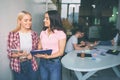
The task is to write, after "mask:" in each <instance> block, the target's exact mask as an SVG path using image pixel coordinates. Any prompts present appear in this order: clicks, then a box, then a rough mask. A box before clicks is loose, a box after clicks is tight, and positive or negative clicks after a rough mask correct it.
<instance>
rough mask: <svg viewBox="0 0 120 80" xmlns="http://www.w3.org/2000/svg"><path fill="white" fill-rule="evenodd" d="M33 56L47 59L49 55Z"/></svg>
mask: <svg viewBox="0 0 120 80" xmlns="http://www.w3.org/2000/svg"><path fill="white" fill-rule="evenodd" d="M34 56H35V57H37V58H45V59H49V55H47V54H36V55H34Z"/></svg>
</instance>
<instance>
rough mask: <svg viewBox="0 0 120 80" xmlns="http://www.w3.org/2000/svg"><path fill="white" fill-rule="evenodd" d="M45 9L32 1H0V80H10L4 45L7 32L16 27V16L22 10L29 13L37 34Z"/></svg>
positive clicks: (10, 75)
mask: <svg viewBox="0 0 120 80" xmlns="http://www.w3.org/2000/svg"><path fill="white" fill-rule="evenodd" d="M45 9H46V7H45V5H44V4H42V5H40V4H38V3H35V2H34V0H1V1H0V28H1V29H0V80H12V74H11V71H10V68H9V59H8V57H7V51H6V49H7V46H6V45H7V35H8V32H9V31H11V30H12V29H14V28H15V27H16V19H17V14H18V13H19V12H20V11H22V10H26V11H29V12H30V13H31V14H32V17H33V26H32V27H33V30H35V31H37V32H38V34H39V33H40V31H41V28H42V23H43V13H44V12H45ZM50 9H52V8H50Z"/></svg>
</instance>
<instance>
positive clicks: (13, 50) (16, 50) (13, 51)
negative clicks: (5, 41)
mask: <svg viewBox="0 0 120 80" xmlns="http://www.w3.org/2000/svg"><path fill="white" fill-rule="evenodd" d="M18 52H20V53H23V50H18V49H11V53H18Z"/></svg>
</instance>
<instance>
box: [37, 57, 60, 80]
mask: <svg viewBox="0 0 120 80" xmlns="http://www.w3.org/2000/svg"><path fill="white" fill-rule="evenodd" d="M39 72H40V80H61V79H62V70H61V62H60V59H54V60H49V59H40V65H39Z"/></svg>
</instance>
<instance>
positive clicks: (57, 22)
mask: <svg viewBox="0 0 120 80" xmlns="http://www.w3.org/2000/svg"><path fill="white" fill-rule="evenodd" d="M46 13H48V15H49V19H50V29H51V30H52V31H53V32H54V30H55V29H57V30H62V31H64V32H65V30H64V28H63V25H62V20H61V17H60V14H59V13H58V11H57V10H50V11H47V12H46ZM43 30H46V27H44V28H43Z"/></svg>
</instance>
